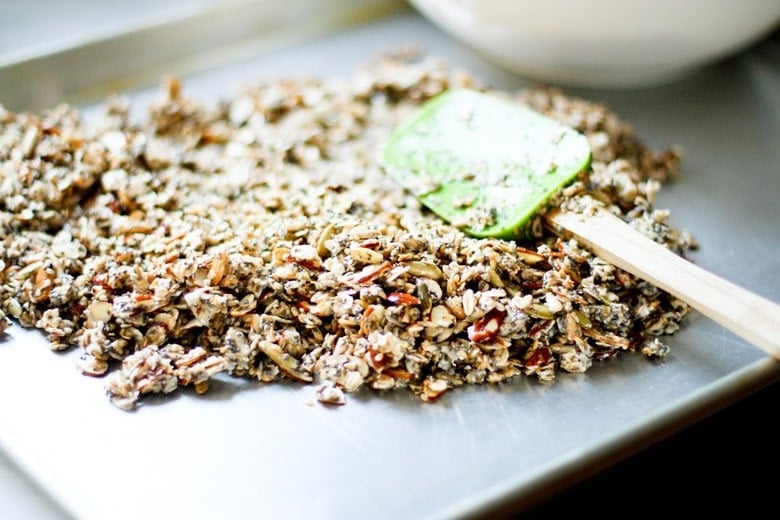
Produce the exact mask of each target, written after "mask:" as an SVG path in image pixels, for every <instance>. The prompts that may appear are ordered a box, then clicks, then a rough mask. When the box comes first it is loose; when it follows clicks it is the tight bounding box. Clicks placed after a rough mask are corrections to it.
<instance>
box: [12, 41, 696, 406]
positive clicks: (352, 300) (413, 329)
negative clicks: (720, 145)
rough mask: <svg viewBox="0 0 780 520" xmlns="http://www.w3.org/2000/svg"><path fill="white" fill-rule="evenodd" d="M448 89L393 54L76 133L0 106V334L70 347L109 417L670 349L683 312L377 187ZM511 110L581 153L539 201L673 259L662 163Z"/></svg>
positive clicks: (563, 107) (480, 379) (76, 123)
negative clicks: (386, 143) (219, 382)
mask: <svg viewBox="0 0 780 520" xmlns="http://www.w3.org/2000/svg"><path fill="white" fill-rule="evenodd" d="M454 87H470V88H481V89H487V88H488V87H486V86H484V85H480V84H479V82H478V80H477V79H476V78H474V77H473V76H471V75H470V74H468V73H466V72H463V71H458V70H454V69H452V68H450V67H449V66H447V65H446V64H444V63H442V62H440V61H438V60H436V59H435V58H432V57H425V56H423V57H420V56H412V55H406V54H402V53H399V54H397V55H393V56H388V57H385V58H383V59H381V60H378V61H377V62H376V63H374V64H371V65H370V66H368V67H366V68H363V69H360V70H358V71H356V72H355V73H354V74H353V75H352V76H349V77H341V78H328V79H310V78H296V79H285V80H267V81H265V82H261V83H257V84H255V85H253V86H252V87H249V88H247V89H245V90H243V91H242V92H240V93H239V94H237V95H236V96H235V97H234V98H232V99H228V100H224V101H221V102H219V103H217V104H215V105H208V104H205V103H201V102H198V101H195V100H193V99H189V98H187V97H186V96H185V95H184V93H183V92H182V88H181V85H180V84H179V82H178V81H177V80H176V79H170V80H169V81H168V82H167V84H166V86H165V88H164V89H163V92H162V95H161V98H160V99H159V100H158V101H156V102H155V103H153V104H151V105H150V106H148V107H146V109H147V117H145V118H143V119H142V120H141V121H140V122H136V121H134V120H133V119H132V118H131V117H130V102H129V101H128V99H126V98H123V97H112V98H110V99H108V100H107V102H106V104H105V112H104V114H103V115H102V116H101V117H99V118H97V119H96V120H89V121H88V120H86V119H85V118H84V117H83V115H82V114H81V113H80V112H79V111H78V110H77V109H75V108H73V107H69V106H66V105H63V106H58V107H56V108H53V109H51V110H49V111H46V112H43V113H41V114H27V113H12V112H9V111H6V110H3V109H2V108H1V107H0V226H2V234H1V235H0V334H2V332H3V330H4V329H5V328H6V327H7V326H8V325H9V324H10V323H11V320H13V321H15V322H16V323H18V324H20V325H21V326H23V327H35V328H38V329H40V330H41V331H43V333H44V334H45V335H46V337H47V338H48V340H49V341H50V342H51V345H52V348H54V349H57V350H65V349H71V348H76V349H80V357H79V363H78V365H79V367H80V369H81V370H82V371H83V372H84V373H85V374H89V375H94V376H103V375H105V376H106V391H107V394H108V396H109V397H110V399H111V400H112V401H113V403H114V404H116V405H117V406H118V407H120V408H125V409H130V408H133V407H134V406H135V405H136V404H137V403H138V402H139V399H140V398H141V397H142V396H143V395H145V394H152V393H168V392H172V391H174V390H176V389H177V388H178V387H180V386H187V385H191V386H192V387H193V388H194V389H195V391H196V392H198V393H202V392H206V391H207V390H208V385H209V381H210V380H211V379H212V378H213V377H214V376H215V375H217V374H220V373H226V374H228V375H231V376H235V377H242V378H252V379H255V380H259V381H263V382H272V381H276V380H279V379H282V378H286V379H292V380H296V381H300V382H302V383H311V384H314V385H315V388H316V396H317V399H319V400H320V401H322V402H327V403H343V402H345V394H348V393H350V392H354V391H356V390H358V389H360V388H362V387H369V388H372V389H376V390H391V389H399V388H407V389H410V390H411V391H412V392H414V393H415V394H417V395H419V396H420V397H421V398H422V399H423V400H433V399H435V398H437V397H439V396H440V395H441V394H443V393H444V392H446V391H447V390H449V389H451V388H454V387H458V386H461V385H464V384H478V383H497V382H500V381H503V380H506V379H508V378H512V377H515V376H530V377H534V378H538V379H539V380H542V381H552V380H553V379H554V378H555V377H556V374H558V373H559V372H560V371H561V370H563V371H566V372H584V371H586V370H587V369H588V368H589V367H590V366H591V364H592V363H593V362H594V361H600V360H605V359H608V358H611V357H613V356H615V355H618V354H620V353H623V352H637V353H641V354H644V355H646V356H649V357H658V356H663V355H665V354H666V352H667V351H668V347H667V346H666V345H665V344H664V343H663V342H662V337H663V336H664V335H666V334H671V333H674V332H675V331H676V330H677V329H678V328H679V326H680V324H681V322H682V320H683V318H684V317H685V315H686V314H687V312H688V310H689V309H688V307H687V306H686V305H685V304H684V303H682V302H681V301H679V300H677V299H675V298H673V297H672V296H670V295H668V294H666V293H665V292H663V291H661V290H660V289H658V288H656V287H654V286H652V285H651V284H649V283H647V282H644V281H641V280H639V279H637V278H635V277H633V276H632V275H630V274H628V273H626V272H624V271H622V270H620V269H618V268H616V267H614V266H612V265H610V264H608V263H605V262H604V261H602V260H600V259H599V258H597V257H595V256H593V255H592V254H590V253H589V252H588V251H587V250H585V249H583V248H581V247H580V246H579V245H578V244H577V243H576V241H574V240H562V239H559V238H557V237H555V236H553V235H551V234H549V233H547V232H546V231H545V230H544V229H543V228H542V227H541V226H537V227H536V231H537V233H536V235H537V237H536V239H534V240H529V241H526V242H522V243H520V242H509V241H500V240H495V239H475V238H470V237H468V236H466V235H464V234H463V233H462V232H460V231H459V230H458V229H456V228H454V227H452V226H450V225H447V224H445V223H444V222H442V221H440V220H438V219H437V218H435V217H434V216H433V215H432V214H430V213H429V212H427V211H426V210H425V209H424V208H422V207H421V206H420V204H419V202H418V201H417V200H416V199H415V198H414V197H413V196H412V195H410V194H408V193H405V192H404V191H403V190H401V189H399V187H398V186H397V185H395V184H394V183H393V182H392V181H391V180H390V179H389V178H388V177H387V176H386V175H384V173H383V172H382V170H381V168H380V167H379V165H378V162H377V157H378V150H379V148H380V147H381V146H382V144H383V140H384V139H385V138H386V137H387V136H388V135H389V133H390V132H391V130H392V128H393V127H394V126H395V125H396V124H397V123H398V122H400V121H401V120H402V119H403V118H404V117H406V116H407V115H409V114H410V113H411V111H412V110H414V108H415V107H416V106H417V105H418V104H420V103H421V102H423V101H425V100H426V99H428V98H430V97H431V96H434V95H436V94H438V93H440V92H442V91H443V90H446V89H449V88H454ZM507 94H508V95H511V97H512V98H513V99H515V100H516V101H517V102H518V103H527V104H528V105H530V106H531V107H532V108H534V109H536V110H539V111H541V112H543V113H545V114H547V115H549V116H551V117H553V118H555V119H557V120H559V121H562V122H564V123H566V124H568V125H570V126H572V127H574V128H576V129H578V130H579V131H581V132H583V133H584V134H585V135H586V136H587V137H588V139H589V141H590V143H591V145H592V148H593V161H592V169H593V172H592V174H591V175H590V177H589V179H588V181H587V185H586V184H585V183H583V182H578V183H575V184H573V185H571V186H570V187H568V188H566V189H565V190H564V192H563V193H562V194H561V195H560V196H559V197H557V201H556V203H558V204H562V205H568V206H570V207H576V206H577V205H585V204H593V203H598V204H604V205H605V206H607V207H608V208H609V210H610V211H613V212H615V213H617V214H619V215H621V216H622V217H624V218H625V219H626V220H628V221H629V222H630V223H631V224H632V225H634V226H635V227H637V228H638V229H640V230H641V231H642V232H643V233H645V234H647V235H648V236H650V237H651V238H653V239H654V240H656V241H658V242H660V243H662V244H665V245H666V246H667V247H669V248H670V249H672V250H674V251H676V252H678V253H683V252H684V251H685V250H686V249H688V248H689V247H692V246H693V243H692V240H691V238H690V237H688V236H687V235H686V234H685V233H682V232H680V231H678V230H676V229H674V228H673V227H671V226H670V225H669V224H668V223H667V216H668V215H667V212H666V211H663V210H658V209H655V208H654V207H653V200H654V197H655V194H656V192H657V190H658V189H659V187H660V186H661V184H662V183H663V182H664V181H666V180H668V179H671V178H673V177H674V176H675V175H677V173H678V169H679V159H680V156H679V153H678V152H677V151H675V150H662V151H660V152H655V151H652V150H649V149H648V148H646V147H645V146H644V145H643V144H642V143H641V142H640V141H639V140H638V139H637V138H636V137H635V136H634V135H633V133H632V130H631V128H630V127H629V126H628V125H627V124H625V123H624V122H622V121H621V120H620V119H619V118H618V117H617V116H616V115H615V114H613V113H612V112H610V111H609V110H608V109H607V108H605V107H604V106H601V105H598V104H595V103H591V102H588V101H585V100H581V99H573V98H570V97H567V96H566V95H565V94H564V93H563V92H561V91H558V90H555V89H543V88H540V89H530V90H522V91H518V92H512V93H507ZM24 369H25V370H29V369H30V367H25V368H24Z"/></svg>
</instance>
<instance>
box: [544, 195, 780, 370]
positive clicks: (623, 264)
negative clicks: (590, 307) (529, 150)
mask: <svg viewBox="0 0 780 520" xmlns="http://www.w3.org/2000/svg"><path fill="white" fill-rule="evenodd" d="M546 219H547V223H548V225H550V227H551V228H552V229H553V230H554V231H555V232H557V233H559V234H561V235H564V236H572V237H574V238H576V239H577V241H578V242H579V243H580V244H582V245H583V246H585V247H587V248H588V249H590V250H591V251H592V252H593V253H594V254H596V255H598V256H599V257H601V258H602V259H604V260H606V261H607V262H610V263H611V264H613V265H616V266H618V267H620V268H621V269H623V270H625V271H627V272H629V273H631V274H633V275H635V276H638V277H639V278H642V279H644V280H646V281H648V282H651V283H653V284H654V285H656V286H657V287H660V288H661V289H663V290H664V291H667V292H668V293H670V294H672V295H674V296H676V297H677V298H679V299H680V300H682V301H684V302H686V303H687V304H689V305H690V306H691V307H693V308H694V309H696V310H698V311H699V312H701V313H702V314H704V315H705V316H708V317H709V318H711V319H712V320H714V321H716V322H717V323H719V324H720V325H722V326H724V327H726V328H727V329H729V330H730V331H732V332H733V333H735V334H736V335H738V336H740V337H741V338H743V339H745V340H746V341H748V342H750V343H751V344H753V345H754V346H756V347H758V348H760V349H762V350H763V351H764V352H766V353H767V354H769V355H771V356H773V357H775V358H777V359H780V305H778V304H776V303H774V302H772V301H770V300H767V299H766V298H763V297H761V296H759V295H757V294H755V293H752V292H750V291H748V290H746V289H744V288H742V287H739V286H738V285H735V284H734V283H732V282H729V281H727V280H724V279H722V278H720V277H718V276H716V275H714V274H712V273H710V272H708V271H706V270H704V269H702V268H700V267H698V266H696V265H695V264H693V263H691V262H689V261H688V260H685V259H684V258H682V257H680V256H678V255H677V254H675V253H673V252H672V251H670V250H668V249H666V248H665V247H663V246H662V245H661V244H658V243H656V242H654V241H653V240H651V239H650V238H648V237H646V236H645V235H643V234H641V233H640V232H639V231H636V230H635V229H633V228H632V227H631V226H629V225H628V224H626V223H625V222H623V221H622V220H621V219H619V218H618V217H616V216H614V215H613V214H611V213H609V212H608V211H606V210H598V211H596V214H595V215H591V214H588V215H587V216H585V215H582V214H577V213H573V212H568V211H562V210H559V209H554V210H552V211H550V212H548V213H547V215H546Z"/></svg>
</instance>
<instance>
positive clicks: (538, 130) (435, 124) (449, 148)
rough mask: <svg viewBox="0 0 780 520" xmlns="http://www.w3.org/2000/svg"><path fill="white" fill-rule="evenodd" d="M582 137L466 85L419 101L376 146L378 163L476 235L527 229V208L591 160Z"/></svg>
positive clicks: (517, 234)
mask: <svg viewBox="0 0 780 520" xmlns="http://www.w3.org/2000/svg"><path fill="white" fill-rule="evenodd" d="M590 159H591V150H590V145H589V143H588V140H587V139H586V138H585V136H583V135H582V134H580V133H578V132H577V131H575V130H574V129H572V128H570V127H568V126H565V125H562V124H560V123H558V122H557V121H554V120H552V119H550V118H548V117H546V116H543V115H542V114H540V113H538V112H535V111H533V110H531V109H529V108H526V107H524V106H522V105H520V104H518V103H513V102H511V101H507V100H503V99H499V98H498V97H496V96H494V95H491V94H487V93H483V92H477V91H473V90H451V91H447V92H444V93H442V94H439V95H438V96H436V97H434V98H433V99H431V100H429V101H428V102H426V103H425V104H424V105H423V106H422V107H420V109H419V111H418V112H417V113H416V114H415V115H414V116H413V117H412V118H411V119H410V120H409V121H407V122H405V123H404V124H402V125H401V126H399V127H398V128H397V129H396V130H395V131H394V132H393V134H392V135H391V136H390V139H389V140H388V141H387V143H386V145H385V148H384V150H383V153H382V163H383V167H384V168H385V171H386V172H387V173H388V175H390V176H391V177H392V178H393V179H395V180H396V182H398V183H399V184H400V185H401V186H403V187H404V188H406V189H407V190H409V191H410V192H411V193H412V194H414V195H415V196H416V197H418V198H419V200H420V201H421V202H422V203H423V204H424V205H425V206H427V207H428V208H429V209H431V210H432V211H433V212H434V213H436V214H437V215H439V216H440V217H441V218H443V219H444V220H446V221H447V222H449V223H451V224H453V225H455V226H457V227H459V228H460V229H462V230H463V231H464V232H465V233H467V234H469V235H472V236H475V237H496V238H503V239H515V238H522V237H524V236H526V234H527V233H526V232H527V228H528V224H529V222H530V221H531V219H532V217H533V216H534V214H535V213H536V212H537V211H539V210H540V208H541V207H542V206H543V205H544V204H545V203H546V202H547V201H548V200H549V199H550V197H552V195H553V194H555V193H556V192H557V191H558V190H559V189H561V188H562V187H563V186H565V185H566V184H568V183H570V182H571V181H572V180H573V179H574V178H575V177H576V176H577V175H578V174H579V173H580V172H582V171H584V170H586V169H587V168H588V167H589V165H590Z"/></svg>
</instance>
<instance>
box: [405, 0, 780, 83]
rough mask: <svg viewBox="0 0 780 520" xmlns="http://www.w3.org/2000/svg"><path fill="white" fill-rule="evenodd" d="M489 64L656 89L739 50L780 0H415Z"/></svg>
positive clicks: (556, 79)
mask: <svg viewBox="0 0 780 520" xmlns="http://www.w3.org/2000/svg"><path fill="white" fill-rule="evenodd" d="M410 3H411V4H412V5H413V6H414V7H416V8H417V9H418V11H419V12H420V13H422V14H423V15H424V16H426V17H427V18H428V19H430V20H431V21H432V22H433V23H434V24H436V25H438V26H439V27H441V28H442V29H443V30H444V31H446V32H448V33H450V34H451V35H452V36H454V37H456V38H457V39H460V40H462V41H463V42H464V43H466V44H468V45H469V46H471V47H473V48H474V49H476V50H477V51H478V52H480V53H481V54H482V55H484V56H485V57H486V58H487V59H489V60H491V61H493V62H494V63H496V64H498V65H500V66H502V67H504V68H506V69H508V70H510V71H513V72H515V73H518V74H521V75H523V76H526V77H528V78H531V79H535V80H538V81H542V82H545V83H558V84H565V85H573V86H582V87H597V88H635V87H643V86H651V85H657V84H660V83H665V82H668V81H670V80H672V79H675V78H678V77H680V76H683V75H685V74H687V73H689V72H691V71H693V70H695V69H697V68H699V67H701V66H703V65H707V64H710V63H712V62H714V61H717V60H719V59H723V58H725V57H727V56H729V55H732V54H735V53H736V52H738V51H740V50H742V49H744V48H745V47H747V46H748V45H750V44H751V43H754V42H755V41H757V40H758V39H759V38H761V37H762V36H766V35H767V34H768V33H769V32H770V31H771V30H772V29H774V28H775V27H777V26H778V23H780V0H744V1H741V0H411V1H410Z"/></svg>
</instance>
